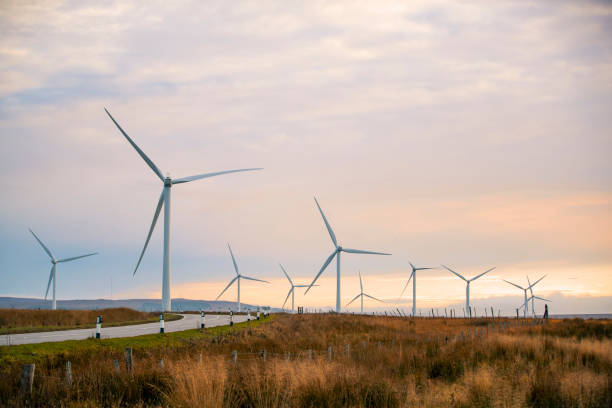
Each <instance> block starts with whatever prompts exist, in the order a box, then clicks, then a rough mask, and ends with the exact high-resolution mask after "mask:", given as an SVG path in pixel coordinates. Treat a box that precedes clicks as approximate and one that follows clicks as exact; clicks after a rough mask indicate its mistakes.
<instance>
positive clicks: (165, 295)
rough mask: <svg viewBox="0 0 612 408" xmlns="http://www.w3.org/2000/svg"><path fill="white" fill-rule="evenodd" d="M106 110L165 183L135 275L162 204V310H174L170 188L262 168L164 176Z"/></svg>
mask: <svg viewBox="0 0 612 408" xmlns="http://www.w3.org/2000/svg"><path fill="white" fill-rule="evenodd" d="M104 111H105V112H106V114H107V115H108V117H109V118H110V119H111V120H112V121H113V123H114V124H115V126H117V129H119V131H120V132H121V133H122V134H123V136H125V138H126V139H127V141H128V142H129V143H130V144H131V145H132V147H133V148H134V149H135V150H136V151H137V152H138V154H139V155H140V157H142V159H143V160H144V161H145V163H147V165H148V166H149V167H150V168H151V170H153V173H155V175H156V176H157V177H159V179H160V180H161V181H162V182H163V183H164V188H163V190H162V193H161V195H160V196H159V201H158V202H157V208H156V209H155V214H154V215H153V222H152V223H151V228H149V233H148V234H147V239H146V240H145V244H144V247H143V248H142V252H141V253H140V258H138V263H137V264H136V267H135V268H134V273H133V275H135V274H136V271H137V270H138V266H139V265H140V261H142V257H143V256H144V253H145V251H146V250H147V245H149V240H150V239H151V234H152V233H153V229H155V223H156V222H157V217H159V212H160V211H161V208H162V206H164V260H163V274H162V311H163V312H167V311H171V310H172V298H171V296H170V281H171V274H170V188H171V187H172V186H173V185H175V184H182V183H188V182H190V181H194V180H199V179H203V178H208V177H214V176H220V175H222V174H229V173H237V172H242V171H251V170H261V168H252V169H238V170H225V171H218V172H215V173H205V174H198V175H195V176H189V177H183V178H178V179H172V178H170V176H166V177H164V176H163V174H162V172H161V170H160V169H159V168H158V167H157V166H156V165H155V163H153V162H152V161H151V159H149V157H148V156H147V155H146V154H145V153H144V152H143V151H142V150H140V148H139V147H138V146H137V145H136V143H134V141H133V140H132V139H131V138H130V137H129V136H128V135H127V133H125V131H124V130H123V129H122V128H121V126H119V124H118V123H117V121H116V120H115V118H113V116H112V115H111V114H110V113H109V112H108V110H106V108H104Z"/></svg>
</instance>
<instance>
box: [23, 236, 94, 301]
mask: <svg viewBox="0 0 612 408" xmlns="http://www.w3.org/2000/svg"><path fill="white" fill-rule="evenodd" d="M29 231H30V232H31V233H32V235H34V238H36V241H38V243H39V244H40V246H41V247H42V249H43V250H44V251H45V252H46V253H47V255H49V258H51V264H52V266H51V272H50V273H49V283H47V291H46V292H45V300H47V295H48V294H49V287H50V286H51V281H53V301H52V302H51V309H52V310H56V308H57V303H56V300H55V286H56V282H57V277H56V272H57V264H58V263H62V262H70V261H74V260H77V259H81V258H85V257H86V256H92V255H97V254H98V253H97V252H93V253H91V254H86V255H79V256H73V257H71V258H63V259H55V256H53V253H52V252H51V251H50V250H49V248H47V247H46V246H45V244H43V243H42V241H41V240H40V238H38V237H37V236H36V234H35V233H34V231H32V230H29Z"/></svg>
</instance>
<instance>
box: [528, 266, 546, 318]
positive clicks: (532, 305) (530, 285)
mask: <svg viewBox="0 0 612 408" xmlns="http://www.w3.org/2000/svg"><path fill="white" fill-rule="evenodd" d="M545 276H546V275H544V276H542V277H541V278H540V279H538V280H537V281H535V282H534V284H533V285H532V284H531V283H530V282H529V276H527V283H529V291H530V292H531V313H533V317H535V300H534V299H540V300H546V301H547V302H550V300H547V299H543V298H540V297H537V296H534V295H533V287H534V286H535V284H536V283H538V282H539V281H541V280H542V279H544V277H545Z"/></svg>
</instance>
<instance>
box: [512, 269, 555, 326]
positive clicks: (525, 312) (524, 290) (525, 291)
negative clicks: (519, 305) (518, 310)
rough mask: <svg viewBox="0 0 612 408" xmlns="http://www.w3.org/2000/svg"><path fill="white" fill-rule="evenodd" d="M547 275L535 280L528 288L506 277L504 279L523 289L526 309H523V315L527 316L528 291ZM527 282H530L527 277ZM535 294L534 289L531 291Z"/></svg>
mask: <svg viewBox="0 0 612 408" xmlns="http://www.w3.org/2000/svg"><path fill="white" fill-rule="evenodd" d="M545 277H546V275H544V276H542V277H541V278H540V279H538V280H537V281H535V282H534V283H532V284H530V285H529V286H527V287H526V288H524V287H522V286H520V285H517V284H516V283H512V282H510V281H507V280H505V279H502V280H503V281H504V282H506V283H509V284H511V285H512V286H516V287H517V288H519V289H521V290H522V291H523V294H524V295H525V303H524V305H523V306H524V310H523V317H525V318H526V317H527V309H528V307H527V303H528V302H529V299H527V291H528V290H530V289H531V288H532V287H533V286H535V284H536V283H538V282H539V281H541V280H542V279H544V278H545ZM527 283H529V279H527ZM531 294H532V295H533V291H532V293H531Z"/></svg>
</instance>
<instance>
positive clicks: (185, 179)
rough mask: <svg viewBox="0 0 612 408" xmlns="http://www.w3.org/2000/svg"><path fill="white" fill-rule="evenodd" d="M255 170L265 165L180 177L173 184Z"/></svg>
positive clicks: (261, 168)
mask: <svg viewBox="0 0 612 408" xmlns="http://www.w3.org/2000/svg"><path fill="white" fill-rule="evenodd" d="M253 170H263V167H257V168H252V169H237V170H225V171H217V172H214V173H204V174H198V175H196V176H189V177H182V178H179V179H175V180H172V184H181V183H188V182H190V181H194V180H200V179H203V178H208V177H215V176H220V175H222V174H230V173H239V172H242V171H253Z"/></svg>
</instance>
